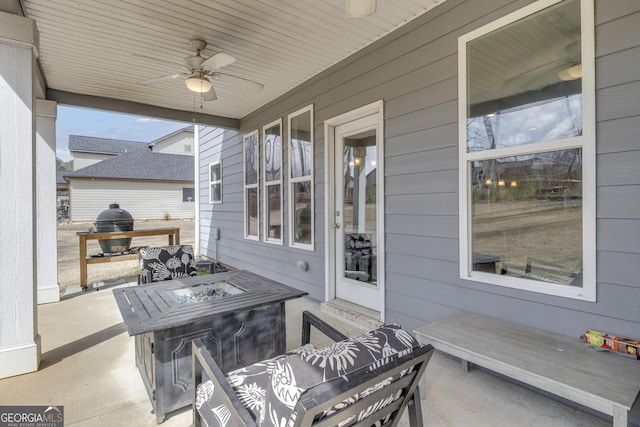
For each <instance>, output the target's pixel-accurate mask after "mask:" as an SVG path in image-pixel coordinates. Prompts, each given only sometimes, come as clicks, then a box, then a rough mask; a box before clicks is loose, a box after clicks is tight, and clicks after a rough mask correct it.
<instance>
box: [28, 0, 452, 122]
mask: <svg viewBox="0 0 640 427" xmlns="http://www.w3.org/2000/svg"><path fill="white" fill-rule="evenodd" d="M345 1H346V0H322V1H320V0H109V1H103V0H56V1H51V0H23V6H24V8H25V10H26V14H27V16H28V17H30V18H33V19H35V20H36V22H37V25H38V29H39V31H40V50H39V54H40V58H39V60H40V63H41V66H42V69H43V71H44V74H45V78H46V83H47V87H48V88H49V89H56V90H59V91H65V92H71V93H79V94H84V95H92V96H98V97H106V98H115V99H119V100H126V101H134V102H139V103H143V104H149V105H153V106H160V107H165V108H171V109H176V110H182V111H195V112H199V113H204V114H211V115H217V116H222V117H229V118H242V117H244V116H245V115H247V114H248V113H250V112H252V111H254V110H256V109H257V108H259V107H260V106H262V105H264V104H266V103H268V102H269V101H271V100H273V99H275V98H277V97H278V96H280V95H282V94H284V93H285V92H287V91H288V90H289V89H292V88H294V87H295V86H297V85H299V84H300V83H302V82H304V81H306V80H307V79H309V78H310V77H312V76H314V75H316V74H317V73H319V72H321V71H323V70H325V69H327V68H328V67H330V66H331V65H332V64H335V63H337V62H339V61H340V60H342V59H344V58H345V57H348V56H349V55H351V54H353V53H354V52H356V51H358V50H359V49H361V48H363V47H364V46H366V45H368V44H370V43H371V42H373V41H375V40H377V39H379V38H380V37H382V36H384V35H385V34H387V33H389V32H391V31H393V30H394V29H396V28H398V27H400V26H402V25H404V24H406V23H407V22H409V21H411V20H412V19H414V18H416V17H417V16H419V15H421V14H423V13H424V12H426V11H428V10H430V9H431V8H433V7H435V6H437V5H438V4H440V3H442V2H444V1H445V0H402V1H388V0H378V2H377V3H378V8H377V13H375V14H374V15H371V16H367V17H364V18H361V19H353V18H350V17H349V16H348V15H347V14H346V12H345ZM194 38H200V39H203V40H206V41H207V43H208V46H207V48H206V49H205V51H204V52H203V53H202V56H204V57H209V56H211V55H213V54H216V53H218V52H221V51H224V52H227V53H229V54H231V55H233V56H234V57H236V58H237V61H236V62H235V63H233V64H231V65H229V66H227V67H224V68H223V69H221V72H223V73H226V74H230V75H233V76H237V77H241V78H243V79H249V80H252V81H256V82H259V83H262V84H263V85H264V89H263V90H262V92H258V93H255V92H251V91H248V90H246V89H242V88H239V87H235V86H232V85H229V84H227V83H225V82H222V81H214V82H213V84H214V88H215V91H216V93H217V96H218V99H217V100H215V101H209V102H201V100H200V96H199V95H195V94H194V92H191V91H189V90H188V89H187V88H186V86H185V84H184V81H183V78H178V79H173V80H164V81H161V82H157V83H154V84H150V85H143V84H140V82H143V81H145V80H148V79H152V78H155V77H159V76H163V75H169V74H173V73H179V72H182V71H184V68H183V66H182V61H183V59H184V58H185V57H187V56H190V55H193V54H194V51H193V49H192V47H191V46H190V44H189V40H191V39H194ZM201 104H202V107H201Z"/></svg>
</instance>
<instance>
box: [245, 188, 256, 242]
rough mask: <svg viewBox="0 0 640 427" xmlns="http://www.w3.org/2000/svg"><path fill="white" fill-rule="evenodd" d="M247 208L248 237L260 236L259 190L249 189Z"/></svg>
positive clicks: (247, 191) (247, 192)
mask: <svg viewBox="0 0 640 427" xmlns="http://www.w3.org/2000/svg"><path fill="white" fill-rule="evenodd" d="M245 194H246V198H247V199H246V206H247V218H246V221H247V235H249V236H257V235H258V189H257V188H248V189H247V190H246V193H245Z"/></svg>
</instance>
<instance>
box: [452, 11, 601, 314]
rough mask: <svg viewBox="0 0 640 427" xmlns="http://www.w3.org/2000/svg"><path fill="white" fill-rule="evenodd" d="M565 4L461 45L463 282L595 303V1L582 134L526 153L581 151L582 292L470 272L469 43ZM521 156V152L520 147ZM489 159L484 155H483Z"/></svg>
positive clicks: (585, 40)
mask: <svg viewBox="0 0 640 427" xmlns="http://www.w3.org/2000/svg"><path fill="white" fill-rule="evenodd" d="M560 1H562V0H540V1H537V2H535V3H533V4H531V5H529V6H527V7H524V8H522V9H520V10H518V11H516V12H513V13H511V14H509V15H507V16H504V17H502V18H500V19H498V20H496V21H494V22H491V23H489V24H487V25H485V26H483V27H481V28H478V29H476V30H474V31H472V32H470V33H468V34H465V35H463V36H461V37H460V38H459V39H458V94H459V98H458V99H459V102H458V135H459V156H458V157H459V186H460V188H459V207H460V224H459V227H460V278H461V279H464V280H472V281H477V282H484V283H490V284H494V285H499V286H505V287H508V288H514V289H519V290H524V291H531V292H537V293H541V294H547V295H554V296H560V297H566V298H573V299H578V300H585V301H593V302H595V301H596V143H595V139H596V136H595V124H596V117H595V42H594V40H595V35H594V33H595V26H594V25H595V24H594V5H593V0H580V12H581V31H582V38H581V44H582V101H583V134H582V135H581V136H579V137H575V138H567V139H565V140H562V141H561V142H558V141H549V142H540V143H535V144H528V145H527V147H526V150H527V152H529V151H533V152H536V151H537V152H542V151H555V150H561V149H567V148H574V147H581V148H582V156H583V157H582V160H583V164H582V168H583V169H582V171H583V173H582V179H583V189H582V191H583V199H582V203H583V205H582V227H583V228H582V244H583V249H582V264H583V286H582V288H575V287H571V286H558V285H555V284H549V283H545V282H539V281H534V280H529V279H520V278H515V277H508V276H501V275H496V274H491V273H483V272H479V271H472V262H471V260H472V254H471V231H472V230H471V202H472V201H471V189H470V184H469V181H470V180H469V177H470V173H471V171H470V164H471V162H472V161H473V160H474V159H475V158H477V157H479V156H482V154H479V153H467V141H466V133H467V131H466V122H467V108H466V107H467V102H466V99H467V78H466V77H467V55H466V47H467V43H469V42H470V41H472V40H474V39H476V38H478V37H479V36H482V35H484V34H487V33H489V32H491V31H494V30H497V29H499V28H502V27H504V26H505V25H507V24H510V23H512V22H515V21H517V20H519V19H522V18H525V17H527V16H529V15H531V14H533V13H535V12H538V11H540V10H542V9H545V8H547V7H549V6H552V5H554V4H557V3H559V2H560ZM519 148H520V150H519V151H521V150H522V147H519ZM514 150H515V149H513V148H512V147H510V148H503V149H496V150H491V151H492V154H491V157H503V156H504V157H506V156H510V155H512V153H513V152H514ZM484 155H486V153H484Z"/></svg>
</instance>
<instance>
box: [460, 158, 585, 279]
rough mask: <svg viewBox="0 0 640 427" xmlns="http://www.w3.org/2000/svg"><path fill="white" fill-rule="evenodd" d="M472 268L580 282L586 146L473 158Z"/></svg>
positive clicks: (527, 276) (533, 277) (525, 276)
mask: <svg viewBox="0 0 640 427" xmlns="http://www.w3.org/2000/svg"><path fill="white" fill-rule="evenodd" d="M471 188H472V191H473V207H472V209H473V212H472V221H473V222H472V230H473V232H472V233H473V236H472V239H473V243H472V249H473V270H474V271H484V272H490V273H495V274H502V275H509V276H515V277H522V278H528V279H532V280H539V281H544V282H549V283H556V284H559V285H571V286H582V150H581V149H572V150H563V151H554V152H548V153H540V154H530V155H525V156H517V157H509V158H498V159H493V160H484V161H479V162H475V163H474V164H473V170H472V182H471Z"/></svg>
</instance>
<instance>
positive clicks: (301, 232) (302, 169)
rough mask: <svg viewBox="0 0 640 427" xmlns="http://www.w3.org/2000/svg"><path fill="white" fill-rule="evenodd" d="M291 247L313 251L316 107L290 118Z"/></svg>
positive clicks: (299, 111) (298, 112)
mask: <svg viewBox="0 0 640 427" xmlns="http://www.w3.org/2000/svg"><path fill="white" fill-rule="evenodd" d="M288 129H289V143H288V145H289V165H290V166H289V167H290V170H289V230H290V232H289V246H292V247H296V248H302V249H309V250H313V236H314V233H313V226H314V224H313V216H314V215H313V212H314V211H313V106H312V105H310V106H308V107H306V108H303V109H301V110H298V111H296V112H294V113H292V114H290V115H289V117H288Z"/></svg>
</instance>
